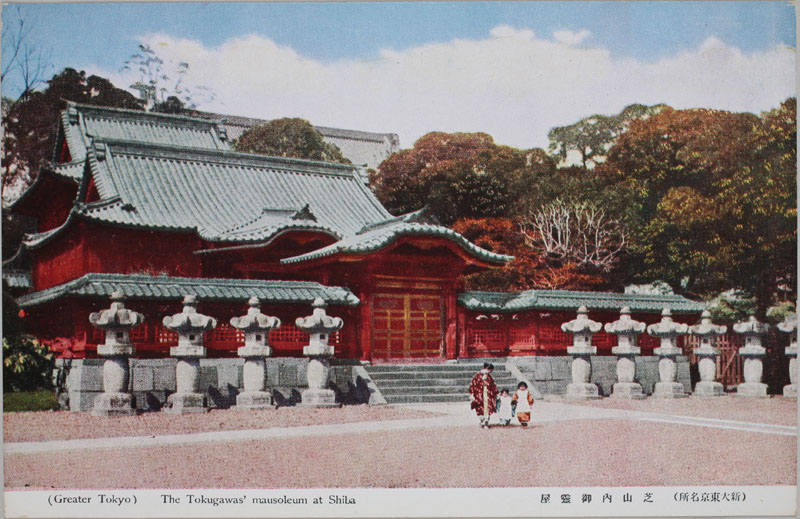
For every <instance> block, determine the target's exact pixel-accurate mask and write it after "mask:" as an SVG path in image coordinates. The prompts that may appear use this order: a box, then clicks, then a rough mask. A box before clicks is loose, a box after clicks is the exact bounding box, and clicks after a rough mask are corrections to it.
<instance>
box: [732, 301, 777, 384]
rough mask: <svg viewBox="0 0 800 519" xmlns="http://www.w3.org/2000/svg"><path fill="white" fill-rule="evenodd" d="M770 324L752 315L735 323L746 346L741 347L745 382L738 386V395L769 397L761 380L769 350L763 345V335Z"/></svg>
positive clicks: (734, 327)
mask: <svg viewBox="0 0 800 519" xmlns="http://www.w3.org/2000/svg"><path fill="white" fill-rule="evenodd" d="M767 330H769V326H767V325H766V324H764V323H761V322H759V321H758V319H756V318H755V316H754V315H751V316H750V318H749V319H748V320H747V321H743V322H740V323H736V324H734V325H733V331H734V332H736V333H741V334H742V335H744V346H743V347H741V348H739V356H740V357H742V358H743V359H744V370H743V371H744V382H743V383H742V384H739V385H738V386H736V394H737V395H738V396H747V397H759V398H766V397H767V385H766V384H764V383H763V382H761V377H762V375H763V374H764V357H765V356H766V355H767V350H766V349H765V348H764V347H763V346H761V336H762V335H764V334H765V333H767Z"/></svg>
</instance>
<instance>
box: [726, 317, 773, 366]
mask: <svg viewBox="0 0 800 519" xmlns="http://www.w3.org/2000/svg"><path fill="white" fill-rule="evenodd" d="M768 330H769V325H767V324H765V323H762V322H760V321H759V320H758V319H756V316H754V315H751V316H750V317H748V318H747V320H746V321H742V322H739V323H736V324H734V325H733V331H734V332H736V333H740V334H742V335H744V337H745V343H744V347H742V348H739V355H745V356H746V355H751V356H752V355H755V356H761V355H765V354H766V350H765V349H764V348H763V347H762V346H761V336H762V335H764V334H765V333H767V331H768Z"/></svg>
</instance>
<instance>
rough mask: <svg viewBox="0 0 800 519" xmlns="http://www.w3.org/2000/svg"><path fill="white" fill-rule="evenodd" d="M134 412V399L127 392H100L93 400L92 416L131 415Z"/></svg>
mask: <svg viewBox="0 0 800 519" xmlns="http://www.w3.org/2000/svg"><path fill="white" fill-rule="evenodd" d="M135 414H136V400H135V399H134V398H133V395H131V394H129V393H101V394H99V395H98V396H97V398H96V399H95V401H94V408H93V409H92V415H94V416H132V415H135Z"/></svg>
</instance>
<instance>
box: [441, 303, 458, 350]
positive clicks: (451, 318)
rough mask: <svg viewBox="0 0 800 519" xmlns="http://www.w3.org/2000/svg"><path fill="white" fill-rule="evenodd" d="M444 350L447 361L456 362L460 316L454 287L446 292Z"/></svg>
mask: <svg viewBox="0 0 800 519" xmlns="http://www.w3.org/2000/svg"><path fill="white" fill-rule="evenodd" d="M444 323H445V326H444V350H445V358H446V359H447V360H455V358H456V348H457V343H456V341H457V337H458V316H457V315H456V292H455V290H454V289H453V288H452V287H447V288H445V290H444Z"/></svg>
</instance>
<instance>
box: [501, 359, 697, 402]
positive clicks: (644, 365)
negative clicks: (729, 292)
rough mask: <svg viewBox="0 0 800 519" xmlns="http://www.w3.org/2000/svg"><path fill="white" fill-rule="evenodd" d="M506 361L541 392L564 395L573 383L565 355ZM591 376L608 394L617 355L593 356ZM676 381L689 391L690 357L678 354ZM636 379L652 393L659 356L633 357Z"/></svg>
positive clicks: (646, 390)
mask: <svg viewBox="0 0 800 519" xmlns="http://www.w3.org/2000/svg"><path fill="white" fill-rule="evenodd" d="M507 362H508V363H511V364H514V365H515V366H517V368H518V369H519V370H520V372H522V374H523V375H524V376H525V377H526V378H527V379H528V380H529V381H530V382H531V383H532V384H534V386H535V387H536V389H537V390H539V392H540V393H542V394H543V395H548V394H551V395H563V394H564V393H566V390H567V384H569V383H570V382H572V371H571V369H572V368H571V363H572V358H571V357H568V356H563V357H561V356H559V357H509V358H508V360H507ZM591 362H592V378H591V381H592V383H594V384H597V387H598V389H599V390H600V395H601V396H609V395H610V394H611V387H612V386H613V385H614V383H615V382H616V381H617V372H616V366H617V357H616V356H605V355H604V356H592V357H591ZM677 364H678V376H677V378H678V382H680V383H681V384H683V387H684V390H685V391H687V392H689V391H691V387H692V385H691V378H690V374H689V358H688V357H686V356H683V355H681V356H678V357H677ZM635 378H636V380H637V381H638V382H639V383H640V384H641V385H642V390H643V391H644V393H645V394H646V395H650V394H652V393H653V386H655V383H656V382H658V381H659V378H658V356H651V355H648V356H637V357H636V376H635Z"/></svg>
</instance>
